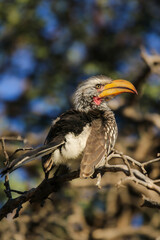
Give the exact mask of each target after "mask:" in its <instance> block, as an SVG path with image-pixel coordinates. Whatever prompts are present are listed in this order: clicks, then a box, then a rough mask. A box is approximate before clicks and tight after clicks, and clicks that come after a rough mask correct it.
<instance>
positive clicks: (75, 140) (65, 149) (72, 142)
mask: <svg viewBox="0 0 160 240" xmlns="http://www.w3.org/2000/svg"><path fill="white" fill-rule="evenodd" d="M90 132H91V127H90V125H89V124H88V125H86V126H85V127H84V128H83V131H82V132H81V133H80V134H79V135H75V134H74V132H70V133H68V134H67V135H66V136H65V143H64V145H63V146H62V147H61V148H58V149H57V150H56V151H54V153H53V154H52V158H53V162H54V164H55V165H60V164H65V165H67V166H68V167H69V168H71V169H72V170H77V169H78V168H79V166H80V161H81V158H82V155H83V152H84V149H85V147H86V143H87V139H88V137H89V134H90Z"/></svg>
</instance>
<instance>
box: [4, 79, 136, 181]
mask: <svg viewBox="0 0 160 240" xmlns="http://www.w3.org/2000/svg"><path fill="white" fill-rule="evenodd" d="M124 92H130V93H137V91H136V89H135V87H134V86H133V85H132V84H131V83H130V82H128V81H126V80H122V79H118V80H114V81H113V80H111V79H110V78H108V77H106V76H94V77H91V78H89V79H87V80H86V81H84V82H83V83H81V84H80V85H79V87H78V88H77V90H76V92H75V94H74V96H73V109H71V110H69V111H67V112H65V113H63V114H62V115H61V116H60V117H58V118H57V119H56V120H55V121H53V123H52V125H51V128H50V131H49V133H48V136H47V138H46V140H45V144H44V146H42V147H40V148H37V149H34V150H31V151H29V152H27V153H25V154H23V155H22V156H21V157H19V158H17V159H15V160H13V161H12V162H11V163H10V165H9V166H8V167H7V168H6V169H4V170H3V171H2V175H4V174H6V173H7V172H12V171H13V170H15V169H16V168H18V167H20V166H21V165H23V164H24V163H25V162H28V161H31V160H32V159H35V158H38V157H42V165H43V169H44V172H45V176H46V177H48V173H49V172H50V170H51V169H52V168H53V167H55V169H59V170H57V171H58V172H59V174H60V168H62V166H67V168H68V169H70V171H73V170H78V169H80V177H82V178H86V177H90V176H92V175H93V173H94V170H95V169H96V168H99V167H102V166H104V165H105V161H106V158H105V154H109V153H110V152H111V150H112V149H113V147H114V145H115V141H116V138H117V125H116V121H115V118H114V114H113V112H112V111H111V110H110V108H109V107H108V105H107V102H108V100H110V99H111V98H112V97H114V96H116V95H118V94H120V93H124Z"/></svg>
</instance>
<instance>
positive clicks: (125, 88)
mask: <svg viewBox="0 0 160 240" xmlns="http://www.w3.org/2000/svg"><path fill="white" fill-rule="evenodd" d="M124 92H130V93H135V94H138V93H137V90H136V89H135V87H134V86H133V84H132V83H130V82H128V81H126V80H123V79H117V80H114V81H112V83H109V84H106V85H105V86H104V89H103V91H102V92H101V93H100V94H99V96H98V97H100V98H103V97H107V96H116V95H118V94H121V93H124Z"/></svg>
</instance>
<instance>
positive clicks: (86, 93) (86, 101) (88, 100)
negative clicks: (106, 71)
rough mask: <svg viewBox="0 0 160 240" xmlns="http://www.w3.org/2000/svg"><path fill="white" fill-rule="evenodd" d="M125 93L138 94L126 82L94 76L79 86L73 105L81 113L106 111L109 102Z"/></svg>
mask: <svg viewBox="0 0 160 240" xmlns="http://www.w3.org/2000/svg"><path fill="white" fill-rule="evenodd" d="M124 92H129V93H136V94H137V91H136V89H135V87H134V86H133V84H132V83H130V82H128V81H126V80H123V79H117V80H112V79H110V78H108V77H106V76H103V75H101V76H94V77H91V78H89V79H87V80H86V81H84V82H82V83H81V84H80V85H79V86H78V88H77V90H76V92H75V94H74V96H73V104H74V107H75V109H76V110H79V111H89V110H91V109H100V110H105V109H106V108H107V101H109V100H110V99H111V98H113V97H114V96H116V95H119V94H121V93H124Z"/></svg>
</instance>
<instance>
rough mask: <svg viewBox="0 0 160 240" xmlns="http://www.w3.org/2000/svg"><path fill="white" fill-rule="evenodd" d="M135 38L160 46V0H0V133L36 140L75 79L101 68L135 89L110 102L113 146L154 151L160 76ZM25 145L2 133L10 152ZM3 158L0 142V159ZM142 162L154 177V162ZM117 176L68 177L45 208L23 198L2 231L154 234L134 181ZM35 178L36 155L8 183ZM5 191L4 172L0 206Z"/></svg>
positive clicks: (46, 235) (159, 231) (155, 224)
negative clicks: (115, 132)
mask: <svg viewBox="0 0 160 240" xmlns="http://www.w3.org/2000/svg"><path fill="white" fill-rule="evenodd" d="M141 47H144V48H145V49H146V51H147V52H148V54H152V53H153V51H154V52H157V53H160V1H158V0H152V1H146V0H129V1H128V0H68V1H67V0H34V1H33V0H12V1H9V0H0V136H1V137H2V136H15V137H16V136H22V137H23V138H25V139H27V143H26V144H25V146H32V147H35V146H39V145H42V144H43V142H44V140H45V137H46V134H47V131H48V129H49V125H50V123H51V121H52V120H53V119H54V118H55V117H56V116H57V115H59V114H60V113H62V112H63V111H65V110H67V109H68V108H70V106H71V95H72V93H73V92H74V90H75V88H76V86H77V84H78V83H79V82H80V81H83V80H84V79H86V78H88V77H90V76H93V75H96V74H104V75H107V76H109V77H111V78H113V79H116V78H124V79H127V80H129V81H131V82H133V83H134V84H135V85H136V87H137V88H138V92H139V95H138V96H136V97H134V96H129V95H127V94H124V95H123V96H118V97H117V98H116V99H114V100H113V101H111V103H110V106H111V108H112V109H114V111H115V115H116V120H117V123H118V127H119V136H118V141H117V145H116V148H117V149H118V150H120V151H123V152H124V153H126V154H128V155H130V156H132V157H134V158H136V159H137V160H139V161H146V160H149V159H152V158H155V157H156V155H157V153H158V152H160V115H159V114H160V76H159V75H158V74H154V73H152V71H151V69H150V68H149V67H148V66H147V65H146V63H145V62H144V61H143V60H142V59H141V53H140V48H141ZM23 146H24V145H23V143H22V142H20V141H7V142H6V147H7V151H8V153H9V154H11V153H12V152H13V151H14V150H15V149H16V148H18V147H23ZM3 160H4V156H3V154H2V151H1V153H0V167H3ZM147 170H148V171H149V174H150V177H152V178H154V179H157V178H160V164H159V163H155V164H154V165H153V166H152V167H151V166H150V167H149V169H147ZM122 175H123V174H122ZM122 175H121V174H118V173H115V174H109V173H107V174H106V175H105V176H104V177H103V188H102V189H101V190H98V189H97V188H96V187H95V186H94V181H93V180H84V181H82V180H74V181H73V182H72V183H71V184H70V185H68V186H66V187H65V188H63V189H62V190H61V191H60V192H59V193H57V194H56V196H54V198H53V199H52V196H51V200H47V201H46V203H45V205H44V207H43V208H41V207H40V206H37V205H36V206H35V205H27V204H26V205H24V207H23V210H22V214H21V216H20V217H19V219H15V220H12V217H13V215H14V214H13V215H12V214H11V215H10V216H8V218H7V219H4V220H3V221H2V222H1V224H0V236H1V237H0V238H1V240H10V239H13V240H23V239H24V240H25V239H31V240H32V239H34V240H41V239H42V240H43V239H46V240H50V239H53V240H58V239H62V240H63V239H73V240H81V239H83V240H87V239H134V240H138V239H158V236H160V212H159V211H158V210H153V209H147V208H141V207H140V204H141V202H140V193H139V191H138V190H136V189H135V187H134V186H132V184H128V186H127V187H121V188H120V189H117V188H116V186H115V184H116V183H117V182H118V180H119V179H120V178H121V176H122ZM43 178H44V174H43V172H42V168H41V163H40V161H34V162H32V163H30V164H27V165H26V166H25V167H23V168H20V169H18V170H16V171H15V172H14V173H12V174H11V177H10V183H11V187H12V188H16V189H19V190H22V191H23V190H27V189H30V188H31V187H35V186H37V184H38V183H40V182H41V181H42V179H43ZM3 190H4V186H3V179H2V180H0V205H2V204H3V203H4V202H5V200H6V197H5V194H4V192H3ZM14 196H16V195H14ZM99 230H105V231H106V232H103V236H101V235H100V232H98V231H99Z"/></svg>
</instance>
